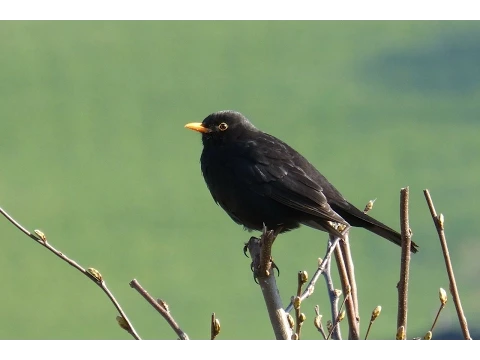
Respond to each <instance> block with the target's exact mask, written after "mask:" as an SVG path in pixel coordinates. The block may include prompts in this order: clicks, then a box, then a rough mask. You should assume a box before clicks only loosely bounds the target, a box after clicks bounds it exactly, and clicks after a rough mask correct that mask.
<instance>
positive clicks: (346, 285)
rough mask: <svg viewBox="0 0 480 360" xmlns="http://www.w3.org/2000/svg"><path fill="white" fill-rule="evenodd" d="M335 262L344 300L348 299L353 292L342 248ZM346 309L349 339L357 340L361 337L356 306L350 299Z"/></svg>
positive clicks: (337, 253)
mask: <svg viewBox="0 0 480 360" xmlns="http://www.w3.org/2000/svg"><path fill="white" fill-rule="evenodd" d="M335 261H336V263H337V268H338V274H339V276H340V283H341V284H342V291H343V294H344V298H346V297H347V296H348V295H349V294H350V291H351V286H350V280H349V278H348V273H347V269H346V267H345V262H344V256H343V254H342V248H341V247H340V246H337V248H336V249H335ZM346 309H347V321H348V330H349V331H348V338H349V339H355V337H357V339H358V336H359V330H358V327H357V326H356V324H358V322H357V315H356V313H355V306H354V304H353V300H352V299H351V298H350V297H348V300H347V302H346Z"/></svg>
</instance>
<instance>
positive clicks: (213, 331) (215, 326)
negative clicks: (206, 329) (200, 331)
mask: <svg viewBox="0 0 480 360" xmlns="http://www.w3.org/2000/svg"><path fill="white" fill-rule="evenodd" d="M218 334H220V321H219V320H218V319H217V317H216V316H215V313H212V319H211V321H210V340H215V339H216V337H217V336H218Z"/></svg>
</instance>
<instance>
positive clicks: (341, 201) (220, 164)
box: [185, 110, 417, 252]
mask: <svg viewBox="0 0 480 360" xmlns="http://www.w3.org/2000/svg"><path fill="white" fill-rule="evenodd" d="M185 127H187V128H189V129H192V130H196V131H199V132H201V133H202V142H203V151H202V155H201V158H200V163H201V168H202V173H203V176H204V178H205V182H206V184H207V186H208V189H209V190H210V193H211V194H212V197H213V199H214V200H215V202H216V203H217V204H219V205H220V206H221V207H222V208H223V209H224V210H225V211H226V212H227V214H228V215H230V217H231V218H232V219H233V220H234V221H235V222H236V223H238V224H241V225H243V226H244V227H245V228H247V229H249V230H262V229H263V225H264V224H265V225H266V227H267V228H268V229H271V230H276V229H278V228H281V230H280V232H285V231H289V230H292V229H295V228H297V227H299V226H300V225H302V224H303V225H307V226H310V227H313V228H316V229H319V230H323V231H327V232H328V233H330V234H333V235H336V236H340V237H342V234H341V233H340V232H339V231H338V230H337V229H336V228H335V227H334V226H332V225H331V223H330V222H334V223H340V224H345V225H349V226H356V227H363V228H365V229H367V230H370V231H371V232H373V233H375V234H377V235H380V236H382V237H384V238H385V239H387V240H390V241H391V242H393V243H395V244H397V245H400V244H401V237H400V234H399V233H398V232H396V231H395V230H393V229H391V228H389V227H388V226H386V225H384V224H382V223H381V222H379V221H377V220H375V219H374V218H372V217H371V216H368V215H366V214H365V213H364V212H363V211H361V210H359V209H357V208H356V207H355V206H353V205H352V204H350V203H349V202H348V201H347V200H346V199H345V198H344V197H343V196H342V195H341V194H340V192H339V191H338V190H337V189H336V188H335V187H334V186H333V185H332V184H331V183H330V182H329V181H328V180H327V179H326V178H325V177H324V176H323V175H322V174H320V172H318V170H317V169H316V168H315V167H314V166H313V165H312V164H310V162H308V160H307V159H305V158H304V157H303V156H302V155H300V154H299V153H298V152H297V151H295V150H294V149H293V148H291V147H290V146H289V145H287V144H286V143H284V142H283V141H281V140H279V139H277V138H276V137H274V136H272V135H269V134H267V133H264V132H262V131H260V130H258V129H257V128H256V127H255V126H253V125H252V123H250V121H249V120H248V119H247V118H246V117H245V116H243V115H242V114H241V113H239V112H236V111H230V110H226V111H219V112H216V113H213V114H211V115H209V116H207V117H206V118H205V119H204V120H203V122H202V123H190V124H187V125H185ZM412 251H413V252H416V251H417V245H416V244H414V243H413V242H412Z"/></svg>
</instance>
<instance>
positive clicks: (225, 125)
mask: <svg viewBox="0 0 480 360" xmlns="http://www.w3.org/2000/svg"><path fill="white" fill-rule="evenodd" d="M218 128H219V129H220V131H225V130H227V129H228V125H227V124H226V123H221V124H220V125H218Z"/></svg>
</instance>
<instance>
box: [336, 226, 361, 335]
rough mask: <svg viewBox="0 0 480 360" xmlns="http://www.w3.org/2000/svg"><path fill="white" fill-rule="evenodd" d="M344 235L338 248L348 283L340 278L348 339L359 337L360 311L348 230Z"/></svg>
mask: <svg viewBox="0 0 480 360" xmlns="http://www.w3.org/2000/svg"><path fill="white" fill-rule="evenodd" d="M344 237H345V239H343V240H341V241H340V249H341V255H342V257H343V262H344V263H345V270H346V272H347V276H348V283H347V282H344V280H345V278H341V279H343V280H342V289H343V288H344V289H343V291H344V294H345V297H346V296H348V300H347V304H346V305H347V314H348V324H349V332H348V338H349V339H350V340H358V339H359V338H360V313H359V310H358V299H357V282H356V280H355V271H354V266H353V259H352V252H351V251H350V241H349V238H348V232H345V234H344ZM336 260H337V263H338V261H339V259H338V256H336Z"/></svg>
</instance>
